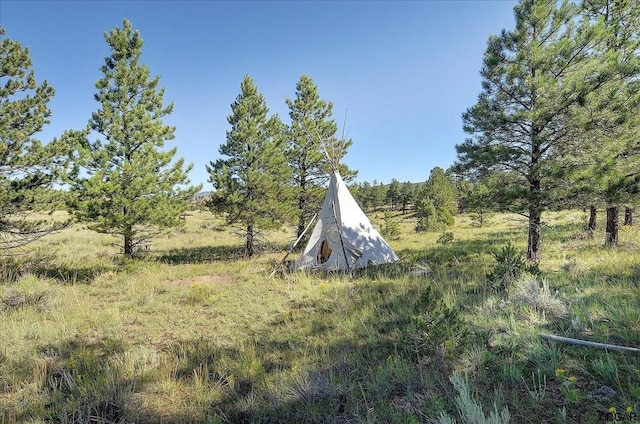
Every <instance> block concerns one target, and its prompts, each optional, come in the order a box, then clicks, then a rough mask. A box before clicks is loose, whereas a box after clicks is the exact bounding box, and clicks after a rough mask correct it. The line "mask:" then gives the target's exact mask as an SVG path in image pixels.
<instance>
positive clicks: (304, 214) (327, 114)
mask: <svg viewBox="0 0 640 424" xmlns="http://www.w3.org/2000/svg"><path fill="white" fill-rule="evenodd" d="M286 103H287V105H288V106H289V117H290V118H291V126H290V128H289V145H288V148H287V157H288V158H289V164H290V166H291V169H292V171H293V173H292V181H293V187H294V190H295V191H296V193H295V194H296V198H297V208H298V223H297V236H300V235H301V234H302V232H303V231H304V229H305V227H306V225H307V223H308V221H309V220H310V219H311V217H312V216H313V215H314V214H315V213H317V211H318V209H319V207H320V203H321V202H322V193H323V188H324V187H325V186H326V184H327V182H328V180H329V178H330V176H331V173H332V169H331V165H330V164H329V163H328V158H327V156H326V152H325V151H324V146H329V148H330V149H331V150H332V152H331V153H332V154H333V153H336V152H334V151H333V150H334V149H333V148H334V147H335V146H336V143H337V140H336V131H337V125H336V123H335V121H334V120H333V118H332V114H333V112H332V109H333V104H332V103H330V102H329V103H327V102H325V101H324V100H321V99H320V96H319V95H318V89H317V87H316V85H315V84H314V82H313V80H312V79H311V78H310V77H309V76H307V75H302V76H301V77H300V80H299V81H298V83H297V84H296V96H295V99H293V100H291V99H286ZM350 145H351V142H350V141H348V142H347V143H346V144H345V145H344V146H343V147H344V150H342V151H341V152H340V153H339V154H338V155H339V157H337V158H334V159H335V160H336V161H338V162H339V161H340V159H342V157H343V156H344V154H346V153H347V152H346V149H347V148H348V147H349V146H350ZM345 175H348V172H346V173H345Z"/></svg>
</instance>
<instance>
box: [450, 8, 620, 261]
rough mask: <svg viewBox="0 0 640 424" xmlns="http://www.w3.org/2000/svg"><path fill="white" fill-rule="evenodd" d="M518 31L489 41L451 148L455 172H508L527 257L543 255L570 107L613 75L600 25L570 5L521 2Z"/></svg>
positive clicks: (517, 11) (567, 136) (512, 205)
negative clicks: (460, 133) (478, 86)
mask: <svg viewBox="0 0 640 424" xmlns="http://www.w3.org/2000/svg"><path fill="white" fill-rule="evenodd" d="M514 12H515V20H516V27H515V29H514V30H513V31H506V30H503V31H502V33H501V34H500V35H499V36H492V37H491V38H490V39H489V42H488V47H487V50H486V53H485V55H484V63H483V66H482V69H481V72H480V74H481V76H482V79H483V81H482V92H481V93H480V95H479V97H478V102H477V103H476V104H475V105H474V106H473V107H471V108H469V109H468V110H467V111H466V112H465V113H464V114H463V128H464V130H465V132H467V133H468V134H470V136H471V137H470V138H469V139H467V140H466V141H465V142H464V143H462V144H460V145H458V146H456V149H457V152H458V160H457V163H456V166H455V169H456V171H458V172H463V173H467V174H479V173H480V174H481V173H484V172H491V171H509V175H511V176H513V177H516V178H517V181H516V184H512V185H509V186H507V185H505V186H504V189H505V190H503V191H504V192H505V193H508V195H509V198H510V199H511V202H510V205H508V206H510V208H511V209H512V210H513V211H516V212H520V213H524V214H525V215H527V216H528V220H529V226H528V229H529V239H528V248H527V258H528V259H530V260H533V261H539V260H540V255H541V246H542V244H541V234H540V231H541V227H542V220H541V217H542V213H543V211H544V210H545V209H547V208H548V207H549V206H550V205H551V204H552V202H553V201H554V199H553V198H554V190H555V189H556V188H557V185H558V184H559V179H558V178H557V171H556V169H557V167H558V166H561V163H560V161H559V160H558V159H559V155H557V154H555V152H556V150H557V149H560V148H562V146H563V144H564V143H566V142H567V140H569V139H571V134H570V131H569V130H570V126H569V125H568V123H570V122H571V120H572V112H573V109H574V107H575V106H580V105H581V104H583V103H584V101H585V99H586V97H587V96H588V95H589V93H592V92H594V91H597V90H600V89H601V88H602V87H603V85H605V84H606V82H607V81H609V80H610V79H611V78H612V74H611V68H612V66H613V62H612V61H611V57H609V56H601V57H596V56H595V55H594V54H593V53H594V52H597V51H601V50H602V45H603V43H605V42H606V31H605V28H604V25H603V24H602V22H601V21H597V22H596V21H593V20H591V19H590V18H589V17H587V16H585V15H583V14H581V10H580V8H579V6H578V5H576V4H575V3H572V2H569V1H561V2H558V1H555V0H522V1H521V2H520V4H518V5H517V6H516V7H515V8H514Z"/></svg>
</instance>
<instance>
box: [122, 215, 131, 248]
mask: <svg viewBox="0 0 640 424" xmlns="http://www.w3.org/2000/svg"><path fill="white" fill-rule="evenodd" d="M122 215H123V216H124V217H125V218H127V217H128V216H129V209H128V208H127V207H126V206H124V207H123V208H122ZM131 230H132V228H131V226H130V225H127V224H125V227H124V231H123V233H124V255H125V256H127V257H129V258H132V257H133V236H132V235H131V233H132V231H131Z"/></svg>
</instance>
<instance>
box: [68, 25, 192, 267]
mask: <svg viewBox="0 0 640 424" xmlns="http://www.w3.org/2000/svg"><path fill="white" fill-rule="evenodd" d="M105 40H106V42H107V44H108V45H109V48H110V49H111V55H110V56H108V57H106V58H105V64H104V65H103V66H102V67H101V68H100V70H101V71H102V74H103V76H102V78H100V79H99V80H98V81H97V82H96V89H97V93H96V94H95V99H96V101H97V102H99V103H100V109H98V110H97V111H96V112H94V113H93V114H92V117H91V119H90V120H89V125H88V128H89V130H92V131H94V132H95V133H97V134H98V135H99V136H101V137H103V138H104V140H100V139H97V140H95V141H94V142H90V141H88V140H85V142H84V143H83V144H82V146H81V147H80V149H79V158H78V161H79V164H80V165H81V167H82V168H84V169H85V171H86V174H87V176H86V177H85V178H79V179H78V180H77V182H76V184H75V189H76V190H75V194H76V197H75V200H74V201H73V202H72V205H71V206H72V208H73V209H74V210H75V212H76V216H77V217H78V218H79V219H80V220H82V221H86V222H89V223H90V226H89V228H91V229H93V230H95V231H98V232H101V233H107V234H113V235H119V236H122V238H123V252H124V254H125V255H126V256H133V255H134V253H135V251H136V249H137V248H138V247H139V246H140V245H141V244H143V243H146V242H148V240H149V239H150V238H151V237H153V236H154V235H156V234H158V232H159V231H160V230H161V229H163V228H168V227H172V226H177V225H181V224H182V220H180V219H179V216H180V214H181V213H182V212H184V211H185V210H186V209H187V207H188V205H189V203H190V202H191V201H192V199H193V197H194V195H195V193H196V192H197V191H199V190H200V187H190V188H185V189H183V188H179V187H185V186H187V185H188V184H189V180H188V178H187V173H188V172H189V170H190V169H191V166H187V167H186V168H185V166H184V160H183V159H178V160H176V161H173V158H174V156H175V154H176V148H172V149H169V150H167V151H164V150H162V148H163V147H164V144H165V142H166V141H167V140H171V139H173V138H174V132H175V128H174V127H171V126H167V125H164V124H163V122H162V118H163V117H165V116H167V115H169V114H170V113H171V112H172V110H173V104H170V105H168V106H164V105H163V96H164V89H159V88H158V83H159V81H160V77H159V76H156V77H154V78H151V77H150V75H149V68H148V67H147V66H146V65H143V64H141V63H140V56H141V54H142V45H143V40H142V38H141V37H140V34H139V32H138V31H134V30H133V28H132V25H131V23H130V22H129V21H128V20H126V19H125V20H124V21H123V27H122V28H119V27H116V28H115V29H112V30H111V31H109V32H108V33H105Z"/></svg>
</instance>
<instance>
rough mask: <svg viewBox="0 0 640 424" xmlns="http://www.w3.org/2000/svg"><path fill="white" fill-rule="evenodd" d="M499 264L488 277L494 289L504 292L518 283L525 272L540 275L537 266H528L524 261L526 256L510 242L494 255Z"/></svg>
mask: <svg viewBox="0 0 640 424" xmlns="http://www.w3.org/2000/svg"><path fill="white" fill-rule="evenodd" d="M493 257H494V258H495V260H496V262H498V264H497V265H496V267H495V268H494V269H493V271H492V272H491V273H490V274H489V275H488V276H487V278H488V280H489V282H490V283H491V286H492V288H494V289H496V290H498V291H503V290H505V289H507V288H508V287H509V286H511V284H512V283H513V282H514V281H516V280H517V279H518V278H519V277H520V275H521V274H522V273H524V272H528V273H531V274H538V273H539V272H540V271H539V270H538V265H537V264H535V263H534V264H531V265H528V264H527V263H526V261H525V259H524V255H523V253H522V252H520V251H519V250H518V249H516V248H515V246H513V245H512V244H511V242H508V243H507V244H506V245H504V246H502V249H500V250H499V251H498V252H494V253H493Z"/></svg>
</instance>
